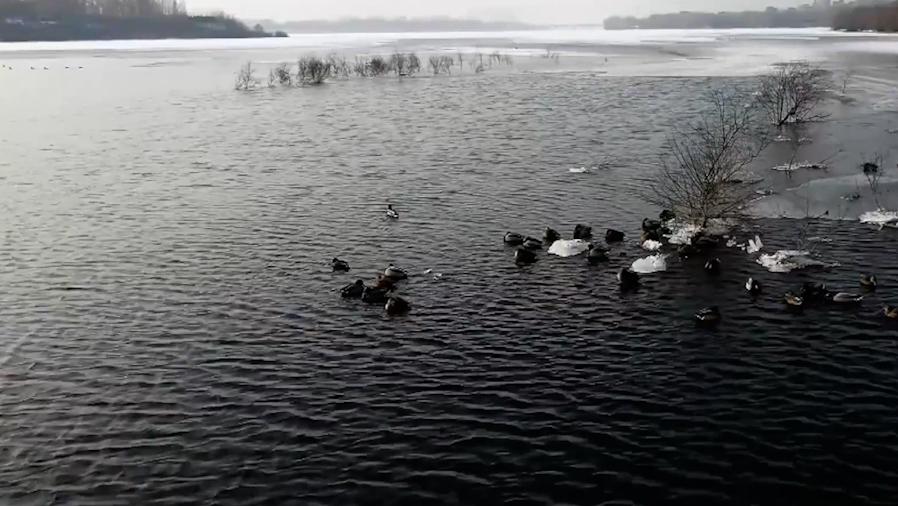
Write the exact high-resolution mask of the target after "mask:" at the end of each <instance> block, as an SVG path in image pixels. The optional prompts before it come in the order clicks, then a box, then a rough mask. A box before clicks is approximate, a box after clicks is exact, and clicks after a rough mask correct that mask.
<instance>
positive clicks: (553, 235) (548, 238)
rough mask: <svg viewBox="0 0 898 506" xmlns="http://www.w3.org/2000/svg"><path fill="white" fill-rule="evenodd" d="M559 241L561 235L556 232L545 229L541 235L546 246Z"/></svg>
mask: <svg viewBox="0 0 898 506" xmlns="http://www.w3.org/2000/svg"><path fill="white" fill-rule="evenodd" d="M559 239H561V234H559V233H558V231H557V230H554V229H551V228H549V227H546V233H545V234H543V240H544V241H545V242H546V244H548V245H550V246H551V245H552V243H553V242H555V241H557V240H559Z"/></svg>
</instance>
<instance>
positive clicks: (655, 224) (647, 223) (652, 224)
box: [642, 218, 662, 232]
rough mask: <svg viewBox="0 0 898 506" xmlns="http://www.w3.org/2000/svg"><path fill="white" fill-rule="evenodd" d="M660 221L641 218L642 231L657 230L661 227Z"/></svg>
mask: <svg viewBox="0 0 898 506" xmlns="http://www.w3.org/2000/svg"><path fill="white" fill-rule="evenodd" d="M661 226H662V225H661V222H660V221H656V220H650V219H648V218H643V219H642V231H643V232H657V231H658V230H660V229H661Z"/></svg>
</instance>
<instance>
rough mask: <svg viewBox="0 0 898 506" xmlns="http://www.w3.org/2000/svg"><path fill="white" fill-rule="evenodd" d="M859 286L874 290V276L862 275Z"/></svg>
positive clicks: (870, 290)
mask: <svg viewBox="0 0 898 506" xmlns="http://www.w3.org/2000/svg"><path fill="white" fill-rule="evenodd" d="M861 287H862V288H863V289H864V290H867V291H869V292H872V291H874V290H876V276H873V275H872V274H864V275H862V276H861Z"/></svg>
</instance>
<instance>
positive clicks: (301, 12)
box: [186, 0, 810, 24]
mask: <svg viewBox="0 0 898 506" xmlns="http://www.w3.org/2000/svg"><path fill="white" fill-rule="evenodd" d="M186 1H187V7H188V9H189V10H190V11H191V12H193V13H202V12H208V11H213V10H223V11H225V12H227V13H229V14H233V15H235V16H237V17H242V18H253V19H261V18H269V19H275V20H280V21H284V20H307V19H334V18H342V17H371V16H382V17H396V16H408V17H422V16H453V17H472V18H480V19H489V20H505V21H527V22H533V23H547V24H548V23H601V22H602V20H603V19H604V18H605V17H607V16H611V15H616V14H617V15H620V14H626V15H630V14H633V15H645V14H652V13H661V12H675V11H679V10H706V11H720V10H746V9H763V8H765V7H767V6H768V5H772V6H775V7H788V6H794V5H799V4H802V3H807V2H808V1H810V0H806V1H804V2H803V1H801V0H186Z"/></svg>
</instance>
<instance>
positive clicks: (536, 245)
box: [523, 237, 543, 249]
mask: <svg viewBox="0 0 898 506" xmlns="http://www.w3.org/2000/svg"><path fill="white" fill-rule="evenodd" d="M523 246H524V247H525V248H527V249H543V242H542V241H540V240H539V239H534V238H532V237H528V238H526V239H524V244H523Z"/></svg>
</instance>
